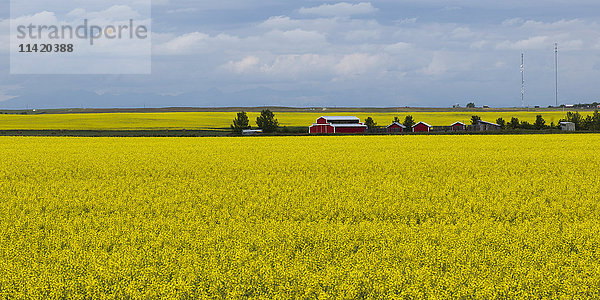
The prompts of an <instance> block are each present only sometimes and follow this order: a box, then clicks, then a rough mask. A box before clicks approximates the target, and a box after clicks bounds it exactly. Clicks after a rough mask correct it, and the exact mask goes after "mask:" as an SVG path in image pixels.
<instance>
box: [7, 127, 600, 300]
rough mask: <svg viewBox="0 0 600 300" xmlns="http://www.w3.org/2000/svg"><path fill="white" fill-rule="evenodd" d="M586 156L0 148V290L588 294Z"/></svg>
mask: <svg viewBox="0 0 600 300" xmlns="http://www.w3.org/2000/svg"><path fill="white" fill-rule="evenodd" d="M312 117H313V116H311V118H312ZM599 148H600V135H597V134H586V135H579V134H569V135H561V134H555V135H506V136H505V135H501V136H333V137H258V138H202V139H198V138H51V137H48V138H31V137H30V138H23V137H0V157H1V161H2V163H0V295H2V297H7V298H38V299H39V298H192V299H196V298H230V299H238V298H261V299H273V298H276V299H289V298H292V299H294V298H302V299H305V298H319V299H321V298H323V299H325V298H333V299H354V298H442V299H448V298H461V297H462V298H470V297H473V298H483V299H490V298H568V299H572V298H598V297H600V290H599V289H598V286H600V176H598V175H599V174H598V172H599V170H600V157H599V156H598V149H599Z"/></svg>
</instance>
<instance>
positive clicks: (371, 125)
mask: <svg viewBox="0 0 600 300" xmlns="http://www.w3.org/2000/svg"><path fill="white" fill-rule="evenodd" d="M365 125H367V128H369V129H373V128H375V127H376V126H377V123H375V121H373V118H371V117H368V118H367V119H366V120H365Z"/></svg>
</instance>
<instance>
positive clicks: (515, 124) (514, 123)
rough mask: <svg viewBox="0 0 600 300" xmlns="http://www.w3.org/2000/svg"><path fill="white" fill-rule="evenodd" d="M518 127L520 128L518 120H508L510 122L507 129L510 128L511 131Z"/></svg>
mask: <svg viewBox="0 0 600 300" xmlns="http://www.w3.org/2000/svg"><path fill="white" fill-rule="evenodd" d="M519 126H520V123H519V118H515V117H512V119H510V122H508V127H510V128H512V129H517V128H519Z"/></svg>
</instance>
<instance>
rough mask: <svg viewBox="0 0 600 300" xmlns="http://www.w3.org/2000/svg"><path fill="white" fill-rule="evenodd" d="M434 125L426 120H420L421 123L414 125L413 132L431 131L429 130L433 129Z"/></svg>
mask: <svg viewBox="0 0 600 300" xmlns="http://www.w3.org/2000/svg"><path fill="white" fill-rule="evenodd" d="M432 127H433V126H431V125H429V124H427V123H425V122H419V123H417V124H415V125H413V127H412V131H413V132H429V131H431V128H432Z"/></svg>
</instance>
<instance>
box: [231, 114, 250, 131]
mask: <svg viewBox="0 0 600 300" xmlns="http://www.w3.org/2000/svg"><path fill="white" fill-rule="evenodd" d="M249 123H250V119H248V115H247V114H246V112H245V111H242V112H239V113H237V118H235V119H233V125H231V130H233V132H235V133H242V131H243V130H244V129H250V125H249Z"/></svg>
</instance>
